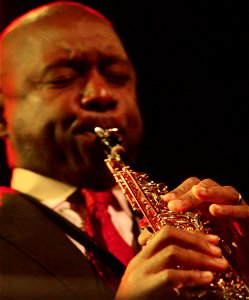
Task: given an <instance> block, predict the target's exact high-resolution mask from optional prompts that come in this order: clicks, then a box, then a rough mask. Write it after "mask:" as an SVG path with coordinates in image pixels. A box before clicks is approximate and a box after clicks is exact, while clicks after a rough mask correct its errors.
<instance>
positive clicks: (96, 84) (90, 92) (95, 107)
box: [80, 71, 117, 112]
mask: <svg viewBox="0 0 249 300" xmlns="http://www.w3.org/2000/svg"><path fill="white" fill-rule="evenodd" d="M80 94H81V95H80V96H81V100H80V106H81V107H82V108H83V109H86V110H89V111H97V112H105V111H107V110H112V109H115V108H116V106H117V100H116V99H115V98H114V96H113V92H112V90H111V89H110V87H109V86H108V84H107V83H106V82H105V79H104V78H102V76H101V74H99V73H98V72H97V71H93V72H92V73H91V76H89V79H88V81H87V82H86V84H85V85H84V88H83V89H82V90H81V91H80Z"/></svg>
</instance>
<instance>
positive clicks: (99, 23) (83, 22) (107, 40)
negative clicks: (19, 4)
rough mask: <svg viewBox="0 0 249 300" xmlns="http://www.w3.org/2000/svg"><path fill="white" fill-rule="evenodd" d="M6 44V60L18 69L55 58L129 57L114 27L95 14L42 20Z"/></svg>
mask: <svg viewBox="0 0 249 300" xmlns="http://www.w3.org/2000/svg"><path fill="white" fill-rule="evenodd" d="M4 45H5V47H4V48H5V49H6V52H5V53H6V57H5V60H6V59H7V60H12V62H14V64H15V66H17V65H18V66H21V65H23V64H27V61H28V62H30V63H31V62H32V61H35V59H37V60H38V59H40V60H42V61H43V62H48V63H49V61H50V60H51V59H53V58H54V56H55V55H64V56H67V57H69V58H70V57H71V56H75V55H78V54H85V53H88V52H91V53H97V52H98V53H103V54H108V55H119V56H121V57H122V58H127V55H126V52H125V50H124V47H123V45H122V43H121V41H120V39H119V37H118V36H117V34H116V33H115V31H114V30H113V28H112V27H111V26H110V25H109V24H108V23H107V22H106V21H103V20H102V19H100V18H98V17H97V16H92V15H90V16H89V15H80V14H74V13H72V12H70V13H69V14H64V15H63V18H62V16H61V15H53V16H47V17H44V18H41V19H39V20H37V21H35V22H31V23H28V24H25V25H24V26H21V27H20V28H17V29H16V30H14V31H13V32H11V33H9V34H8V35H7V36H6V38H5V40H4Z"/></svg>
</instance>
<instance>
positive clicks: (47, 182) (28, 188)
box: [10, 168, 76, 208]
mask: <svg viewBox="0 0 249 300" xmlns="http://www.w3.org/2000/svg"><path fill="white" fill-rule="evenodd" d="M10 186H11V188H12V189H14V190H16V191H19V192H21V193H25V194H28V195H30V196H33V197H35V198H37V199H38V200H40V201H41V202H43V203H44V204H45V205H47V206H49V207H50V208H53V207H55V206H56V205H58V204H59V203H60V202H61V201H64V200H65V199H67V197H68V196H69V195H71V194H72V193H73V192H74V191H75V190H76V187H74V186H72V185H69V184H66V183H63V182H60V181H57V180H55V179H52V178H49V177H45V176H43V175H40V174H37V173H35V172H32V171H29V170H26V169H22V168H15V169H14V170H13V173H12V178H11V184H10ZM44 187H45V188H44Z"/></svg>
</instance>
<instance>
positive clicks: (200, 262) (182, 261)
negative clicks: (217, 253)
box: [150, 245, 228, 272]
mask: <svg viewBox="0 0 249 300" xmlns="http://www.w3.org/2000/svg"><path fill="white" fill-rule="evenodd" d="M150 260H151V265H152V266H153V272H158V271H160V270H162V269H169V268H175V269H176V268H178V267H180V268H183V269H184V270H186V269H202V270H209V271H217V272H221V271H225V270H226V269H227V267H228V262H227V260H226V259H225V258H222V257H213V256H210V255H206V254H204V253H200V252H198V251H194V250H191V249H184V248H181V247H179V246H176V245H171V246H168V247H166V248H164V249H162V250H161V251H160V252H158V253H157V254H156V255H154V256H153V257H152V258H150ZM150 268H151V267H150Z"/></svg>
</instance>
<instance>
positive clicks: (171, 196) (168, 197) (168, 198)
mask: <svg viewBox="0 0 249 300" xmlns="http://www.w3.org/2000/svg"><path fill="white" fill-rule="evenodd" d="M175 198H176V194H175V193H167V194H166V195H163V200H165V201H172V200H174V199H175Z"/></svg>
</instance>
